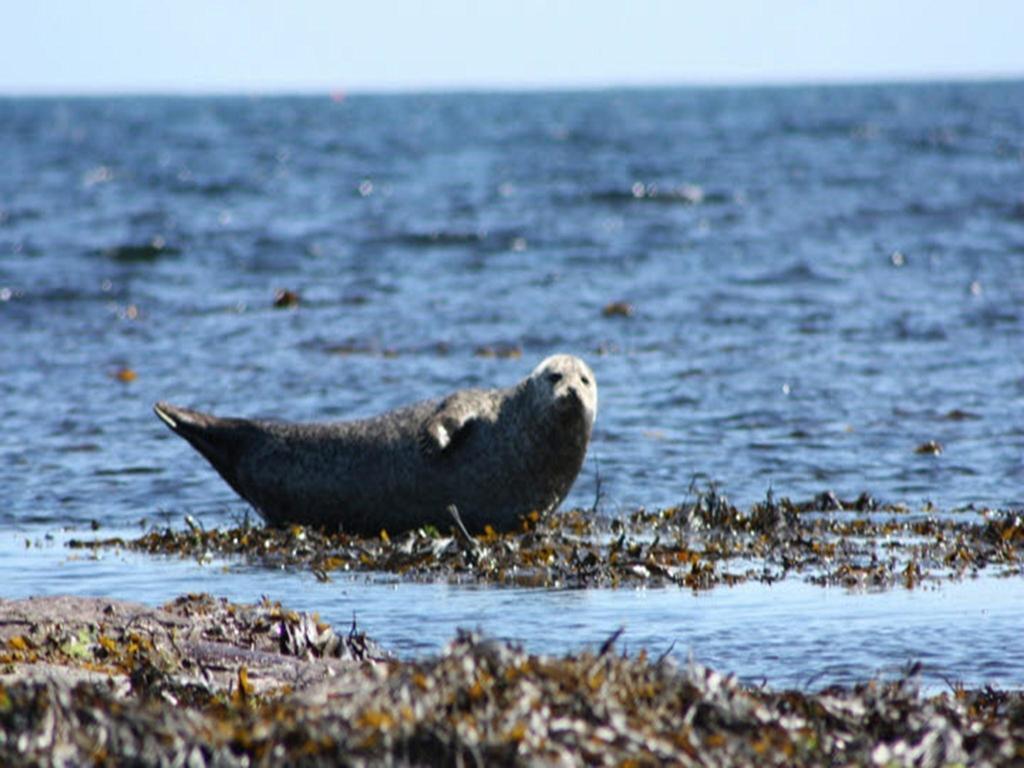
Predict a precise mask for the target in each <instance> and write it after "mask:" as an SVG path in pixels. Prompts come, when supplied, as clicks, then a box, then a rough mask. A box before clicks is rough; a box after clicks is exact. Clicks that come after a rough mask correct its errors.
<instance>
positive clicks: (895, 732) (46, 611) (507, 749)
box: [0, 595, 1024, 766]
mask: <svg viewBox="0 0 1024 768" xmlns="http://www.w3.org/2000/svg"><path fill="white" fill-rule="evenodd" d="M914 672H915V670H914V669H908V670H906V675H905V677H904V678H902V679H899V680H895V681H887V682H883V681H877V680H876V681H867V682H865V683H864V684H862V685H858V686H856V687H854V688H835V687H833V688H828V689H824V690H820V691H816V692H805V691H792V690H791V691H772V690H768V689H765V688H761V687H749V686H744V685H741V684H740V683H738V682H737V681H736V680H735V679H734V678H732V677H729V676H726V675H723V674H721V673H719V672H716V671H713V670H711V669H707V668H705V667H701V666H699V665H695V664H690V665H686V666H680V665H678V664H677V663H676V662H674V661H673V660H672V659H671V658H670V657H664V658H649V657H648V656H647V655H646V654H645V653H643V652H640V653H639V654H635V655H630V656H626V655H623V654H622V653H620V652H619V651H618V649H617V645H616V637H615V636H612V637H609V638H608V640H607V641H606V642H605V643H604V644H603V645H602V647H600V648H595V649H592V650H587V651H583V652H580V653H576V654H573V655H567V656H563V657H547V656H538V655H533V654H530V653H527V652H526V651H524V650H522V649H520V648H517V647H514V646H510V645H507V644H504V643H500V642H496V641H492V640H488V639H486V638H481V637H479V636H476V635H473V634H468V633H461V634H459V635H458V636H457V637H455V638H453V639H452V640H451V642H450V643H449V644H448V646H447V647H446V649H445V650H444V651H443V652H442V653H441V654H440V655H437V656H434V657H430V658H425V659H418V660H400V659H395V658H392V657H391V656H389V654H387V653H386V652H384V651H383V650H382V649H381V648H380V647H378V646H377V645H376V644H375V643H373V642H372V641H371V640H369V639H368V638H366V637H365V636H364V635H362V634H361V633H360V632H359V631H358V629H357V628H356V627H354V626H353V627H350V628H348V629H339V630H335V629H334V628H332V627H330V626H328V625H326V624H324V623H322V622H320V621H319V620H318V619H317V617H316V616H315V615H309V614H304V613H296V612H292V611H289V610H288V609H287V608H286V607H284V606H281V605H279V604H276V603H270V602H263V603H260V604H258V605H237V604H232V603H229V602H227V601H225V600H220V599H215V598H212V597H210V596H208V595H187V596H183V597H180V598H178V599H176V600H174V601H173V602H171V603H169V604H167V605H165V606H163V607H162V608H151V607H147V606H143V605H139V604H134V603H127V602H122V601H116V600H106V599H98V598H71V597H46V598H32V599H28V600H19V601H0V764H3V765H7V766H19V765H46V766H50V765H54V766H77V765H88V764H92V765H124V764H134V765H186V766H207V765H209V766H236V765H238V766H243V765H245V766H252V765H280V764H291V765H338V764H345V765H368V764H373V765H381V764H384V765H418V764H442V765H444V764H447V765H496V764H524V765H526V764H529V765H535V764H544V765H585V764H590V765H656V764H657V765H662V764H667V763H672V764H678V765H701V766H704V765H739V766H747V765H749V766H770V765H778V766H783V765H785V766H812V765H814V766H816V765H915V766H947V765H967V764H970V765H1006V766H1009V765H1019V764H1020V762H1021V761H1022V760H1024V695H1022V694H1021V693H1020V692H1002V691H997V690H992V689H984V690H976V691H969V690H962V689H959V688H955V687H951V688H950V689H949V690H947V691H944V692H941V693H938V694H931V695H925V694H923V693H921V692H920V691H919V690H918V689H917V687H916V685H915V681H914Z"/></svg>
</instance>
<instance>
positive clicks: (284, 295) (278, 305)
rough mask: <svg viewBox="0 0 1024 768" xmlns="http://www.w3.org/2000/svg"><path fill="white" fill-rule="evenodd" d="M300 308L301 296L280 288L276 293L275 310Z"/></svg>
mask: <svg viewBox="0 0 1024 768" xmlns="http://www.w3.org/2000/svg"><path fill="white" fill-rule="evenodd" d="M297 306H299V294H298V293H296V292H295V291H290V290H288V289H287V288H278V289H277V290H276V291H275V292H274V308H275V309H294V308H295V307H297Z"/></svg>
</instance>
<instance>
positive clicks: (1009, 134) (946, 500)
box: [0, 83, 1024, 683]
mask: <svg viewBox="0 0 1024 768" xmlns="http://www.w3.org/2000/svg"><path fill="white" fill-rule="evenodd" d="M0 147H2V150H0V423H2V425H3V426H2V429H0V488H2V489H3V490H4V494H3V503H2V504H0V533H2V534H4V535H9V536H14V534H15V533H17V534H18V535H19V536H20V535H22V534H23V533H27V535H29V536H36V535H38V534H39V532H40V531H44V530H53V529H55V528H59V527H61V526H66V525H74V526H79V527H81V526H83V525H85V524H86V523H87V522H89V521H92V520H96V521H98V522H99V523H101V524H102V525H103V526H104V527H124V526H129V525H134V524H136V523H137V521H138V520H139V519H140V518H142V517H146V518H149V519H150V520H151V521H159V520H163V519H165V518H166V519H167V520H169V521H171V522H175V523H177V522H178V521H180V520H181V517H182V515H183V514H185V513H191V514H193V515H194V516H196V517H198V518H199V519H200V520H201V521H202V522H203V523H204V524H206V525H208V526H209V525H218V524H224V523H227V522H230V521H231V520H232V519H233V518H235V517H237V516H238V515H240V514H241V513H242V512H243V511H244V505H243V503H242V502H240V501H239V500H237V499H236V498H235V497H234V495H233V494H232V493H231V491H230V490H229V489H228V488H227V487H226V486H225V485H224V484H223V483H222V482H221V481H220V479H219V478H218V477H217V476H216V475H215V474H214V473H213V472H212V471H211V470H210V469H209V468H208V467H207V466H206V465H205V464H204V463H203V462H202V460H201V459H199V458H198V457H197V456H195V455H194V454H193V453H192V452H191V451H190V450H189V449H188V448H187V446H186V445H185V444H184V443H183V442H182V441H180V440H178V439H177V438H175V437H174V436H173V435H171V434H170V433H169V432H168V431H167V430H166V429H165V428H164V427H163V426H162V425H161V424H160V423H159V422H158V421H157V420H156V419H155V418H154V417H153V416H152V413H151V412H150V406H151V404H152V402H153V401H155V400H157V399H161V398H164V399H169V400H172V401H175V402H180V403H183V404H190V405H193V406H196V407H200V408H205V409H211V410H215V411H217V412H221V413H225V414H243V415H264V416H277V417H282V418H290V419H315V418H348V417H356V416H365V415H369V414H373V413H375V412H378V411H380V410H383V409H385V408H389V407H391V406H394V405H397V404H401V403H405V402H409V401H411V400H415V399H420V398H425V397H431V396H435V395H439V394H443V393H444V392H446V391H448V390H451V389H453V388H456V387H461V386H467V385H505V384H509V383H511V382H513V381H515V380H517V379H519V378H521V377H522V376H524V375H525V374H526V373H528V372H529V370H530V369H531V368H532V367H533V366H534V365H535V364H536V362H537V361H539V360H540V359H541V358H543V357H544V356H546V355H547V354H550V353H552V352H555V351H568V352H573V353H576V354H579V355H581V356H583V357H585V358H586V359H587V360H588V361H589V362H590V364H591V365H592V367H593V368H594V370H595V372H596V375H597V378H598V382H599V386H600V398H601V404H600V412H599V415H598V422H597V428H596V432H595V436H594V442H593V445H592V451H591V459H590V460H588V463H587V465H586V467H585V468H584V472H583V474H582V476H581V478H580V480H579V481H578V483H577V486H576V489H575V491H574V494H573V496H572V497H571V499H570V503H572V504H582V505H586V506H589V505H590V504H591V502H592V501H593V497H594V492H595V478H596V475H597V470H598V468H599V470H600V476H601V481H602V489H603V491H604V492H605V497H604V500H603V502H602V509H603V510H604V511H605V512H607V513H609V514H616V513H619V512H626V511H629V510H631V509H633V508H635V507H637V506H647V507H658V506H665V505H670V504H674V503H676V502H678V501H680V500H682V499H684V498H685V496H686V494H687V488H688V487H689V486H690V484H691V481H692V479H693V478H694V477H695V476H698V477H703V478H710V479H713V480H715V481H717V482H718V484H719V485H720V487H721V488H722V490H724V492H725V493H727V494H728V495H729V496H730V497H731V498H732V499H733V500H734V501H737V502H739V503H740V504H741V505H746V504H749V503H751V502H753V501H755V500H757V499H760V498H762V497H763V496H764V494H765V492H766V491H767V489H768V488H769V487H772V488H773V489H774V492H775V493H776V495H789V496H791V497H801V498H803V497H807V496H810V495H813V494H815V493H818V492H820V491H822V490H825V489H833V490H835V491H836V492H837V493H838V494H839V495H841V496H845V495H856V494H857V493H859V492H861V491H868V492H870V493H871V494H873V495H874V496H875V497H876V498H879V499H883V500H886V501H894V502H895V501H902V502H907V503H909V504H910V505H911V506H916V505H919V504H921V503H923V502H925V501H926V500H931V501H933V502H935V503H936V504H937V505H939V507H941V508H943V509H948V508H953V507H956V506H959V505H965V504H975V505H979V506H986V505H987V506H999V507H1006V506H1021V505H1022V504H1024V355H1022V353H1024V339H1022V330H1024V83H999V84H974V85H921V86H893V87H858V88H815V89H803V88H801V89H760V90H739V89H737V90H665V91H629V92H627V91H623V92H594V93H579V94H530V95H516V94H504V95H431V96H386V97H371V96H353V97H350V98H347V99H344V100H342V101H332V100H331V99H329V98H327V97H323V98H317V97H310V98H295V99H290V98H206V99H157V98H154V99H127V98H126V99H81V100H79V99H39V100H32V99H17V100H0ZM285 288H287V289H290V290H293V291H296V292H298V293H299V295H300V296H301V302H300V306H299V307H298V308H297V309H283V310H282V309H274V308H273V307H272V302H273V297H274V292H275V290H277V289H285ZM612 301H625V302H628V303H629V304H631V305H632V306H633V308H634V313H633V316H631V317H604V316H603V315H602V308H603V307H605V306H606V305H607V304H608V303H610V302H612ZM487 350H497V351H499V352H507V351H515V352H519V351H521V357H515V356H497V357H493V356H492V357H487V356H481V353H482V352H484V351H487ZM124 369H130V370H131V371H132V372H133V373H134V375H135V378H134V380H132V381H121V380H119V379H118V378H117V374H118V372H119V371H122V370H124ZM927 440H936V441H938V442H939V443H941V444H942V446H943V449H944V450H943V452H942V454H941V455H938V456H935V455H922V454H918V453H915V451H914V449H915V447H916V446H918V445H919V444H921V443H923V442H925V441H927ZM595 459H596V461H595ZM18 551H19V550H18V549H17V548H10V549H9V551H8V554H9V556H6V557H4V558H3V560H2V561H0V579H2V578H4V577H3V571H4V569H5V567H6V568H7V569H10V570H11V572H13V571H15V570H17V569H23V568H25V562H24V561H25V558H32V557H43V558H44V559H45V558H49V559H45V562H46V563H50V562H51V561H52V562H53V563H55V565H54V568H55V570H53V571H51V570H48V569H49V565H47V566H46V567H41V566H40V567H33V568H30V569H29V570H31V572H32V573H33V574H35V575H34V577H33V578H34V580H35V581H34V582H33V584H34V585H35V591H54V589H55V588H56V586H57V585H59V584H62V583H63V582H61V580H60V579H59V571H60V564H59V561H60V557H58V556H57V555H56V554H55V553H54V552H53V551H50V550H47V552H48V554H38V553H36V550H29V551H28V552H26V553H24V554H23V555H16V554H11V553H12V552H14V553H17V552H18ZM32 562H33V563H34V564H36V565H39V563H42V562H44V561H39V560H33V561H32ZM5 563H6V564H7V565H6V566H5ZM51 572H52V573H53V574H54V575H53V578H52V580H51V579H50V577H48V576H47V575H46V574H49V573H51ZM125 578H129V570H126V571H125ZM130 578H132V579H133V580H135V581H133V584H134V589H135V590H136V591H137V592H139V591H140V594H141V595H142V596H143V597H148V598H150V599H154V600H155V599H162V597H163V595H164V594H165V593H167V592H168V591H169V589H170V588H169V587H168V586H167V585H166V583H165V582H162V581H160V580H158V579H154V580H152V583H149V584H147V583H140V582H138V580H137V576H136V574H135V572H134V571H131V576H130ZM245 578H247V577H246V576H245V575H244V574H243V575H238V574H229V575H225V576H224V579H225V580H224V581H223V582H218V580H217V579H216V578H212V577H211V576H210V574H209V571H208V570H207V571H203V570H201V569H200V570H199V571H197V572H196V575H195V576H194V579H193V581H194V582H195V584H192V586H193V587H194V586H196V584H199V585H200V586H202V588H207V589H212V590H213V591H217V590H218V589H221V590H222V591H224V590H230V591H231V592H232V594H235V593H237V592H239V591H244V589H245V588H244V584H245V581H244V579H245ZM231 579H243V581H231ZM19 583H20V582H19ZM104 583H113V582H104ZM1005 584H1011V585H1012V586H1011V587H1010V589H1016V590H1018V592H1019V593H1021V595H1022V596H1024V591H1022V590H1020V587H1019V586H1017V581H1011V582H1005V583H1004V588H1005ZM203 585H205V586H203ZM177 586H180V585H177ZM190 588H191V587H190ZM104 589H105V590H107V591H108V592H109V591H110V590H111V589H112V587H110V586H107V587H104ZM31 591H33V590H32V588H29V587H28V586H25V587H23V588H19V589H17V590H14V589H13V587H12V593H14V592H16V593H18V594H21V593H25V592H31ZM179 591H180V590H179ZM257 594H258V593H257ZM456 594H459V593H458V592H457V591H456ZM611 594H614V593H611ZM255 596H256V595H254V597H255ZM594 599H599V600H615V599H618V598H615V597H609V596H608V595H605V596H604V597H601V598H594ZM622 599H625V598H622ZM714 599H715V598H714V597H711V598H710V600H712V601H714ZM467 600H468V598H467ZM858 605H863V603H858ZM320 607H321V609H322V610H323V606H320ZM475 610H476V609H475V608H473V607H472V606H471V605H470V603H467V604H466V608H465V613H464V615H465V616H473V615H474V613H473V612H474V611H475ZM531 610H533V611H534V613H533V614H532V616H533V617H534V618H536V617H537V616H543V615H544V611H548V612H549V613H550V612H555V611H558V610H560V609H559V608H557V607H556V606H555V605H554V604H552V605H550V606H548V605H547V603H546V602H544V599H543V598H540V597H538V598H536V599H535V600H534V602H533V603H532V608H531ZM323 612H324V613H325V614H327V615H330V610H329V609H328V610H323ZM455 613H458V611H455ZM1007 615H1008V616H1010V615H1011V614H1010V613H1007ZM646 620H648V621H649V620H650V617H648V618H647V619H646ZM468 623H471V622H468ZM370 629H371V631H373V630H374V629H376V628H375V627H370ZM610 629H614V627H610V628H609V631H610ZM406 630H408V631H409V632H414V631H415V628H414V627H411V626H409V627H406ZM388 631H391V629H390V628H389V629H388ZM446 631H447V630H446ZM652 631H654V632H656V627H655V629H654V630H652ZM378 634H381V633H380V632H378ZM543 634H544V633H540V635H539V636H538V637H537V638H536V641H537V642H538V643H540V644H541V647H544V646H543V643H544V637H543ZM995 634H996V635H998V633H995ZM527 639H528V640H529V638H527ZM971 642H977V638H973V639H972V640H971ZM736 653H737V658H739V657H740V656H742V655H743V653H744V652H742V651H739V650H737V652H736ZM698 655H700V654H698ZM716 658H717V657H716ZM726 658H728V654H726ZM893 661H894V660H893V659H887V660H883V661H880V662H879V663H878V665H877V666H878V667H879V668H881V667H884V666H885V664H888V663H890V662H893ZM899 661H902V659H900V660H899ZM871 663H872V662H871V659H870V658H869V659H868V662H867V664H868V666H871ZM766 674H769V676H771V675H770V673H769V672H768V671H766ZM1013 675H1016V677H1013ZM997 677H998V676H997ZM1010 678H1011V679H1014V680H1016V681H1017V682H1020V683H1024V670H1020V669H1019V670H1018V671H1017V672H1014V673H1013V674H1012V675H1010Z"/></svg>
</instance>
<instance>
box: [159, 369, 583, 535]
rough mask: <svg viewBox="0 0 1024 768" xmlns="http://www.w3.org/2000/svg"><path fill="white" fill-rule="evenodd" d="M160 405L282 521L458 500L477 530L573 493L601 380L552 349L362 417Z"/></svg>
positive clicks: (272, 518) (355, 519) (333, 521)
mask: <svg viewBox="0 0 1024 768" xmlns="http://www.w3.org/2000/svg"><path fill="white" fill-rule="evenodd" d="M154 410H155V411H156V414H157V415H158V416H159V417H160V418H161V419H162V420H163V421H164V422H165V423H166V424H167V425H168V426H169V427H170V428H171V429H172V430H174V432H176V433H177V434H179V435H181V436H182V437H184V438H185V439H186V440H188V441H189V443H191V444H192V446H193V447H194V448H195V449H196V450H198V451H199V452H200V453H201V454H202V455H203V456H204V457H206V459H207V460H208V461H209V462H210V464H212V465H213V467H214V468H215V469H216V470H217V471H218V472H219V473H220V474H221V476H222V477H223V478H224V479H225V480H226V481H227V482H228V484H229V485H230V486H231V487H232V488H233V489H234V490H235V492H237V493H238V495H240V496H241V497H242V498H244V499H245V500H246V501H248V502H249V503H250V504H252V505H253V506H254V507H255V508H256V509H257V510H258V511H259V512H260V514H262V515H263V517H264V518H266V520H267V522H269V523H271V524H273V525H285V524H289V523H299V524H303V525H320V526H326V527H331V528H338V529H341V530H344V531H346V532H349V533H361V534H372V535H376V534H378V533H379V532H380V531H381V530H382V529H383V530H387V531H388V532H390V533H395V532H398V531H403V530H407V529H410V528H416V527H419V526H422V525H428V524H429V525H434V526H437V527H440V528H442V530H443V529H446V528H447V527H448V525H449V524H450V522H451V517H450V515H449V513H448V512H447V508H448V506H449V505H451V504H454V505H455V506H456V507H457V508H458V510H459V513H460V516H461V518H462V521H463V523H464V524H465V525H466V527H467V528H468V529H469V530H471V531H481V530H483V528H484V526H485V525H490V526H492V527H493V528H494V529H496V530H510V529H514V528H516V527H517V526H518V525H519V520H520V518H521V516H522V515H525V514H528V513H530V512H533V511H537V512H540V513H546V512H549V511H551V510H553V509H555V508H556V507H557V506H558V505H559V504H560V503H561V502H562V500H563V499H564V498H565V496H566V494H568V492H569V489H570V488H571V487H572V484H573V482H574V481H575V479H576V476H577V474H579V471H580V468H581V467H582V466H583V459H584V457H585V455H586V451H587V444H588V442H589V441H590V433H591V429H592V427H593V424H594V418H595V416H596V414H597V382H596V381H595V379H594V375H593V373H592V372H591V370H590V368H589V367H587V364H586V363H584V362H583V361H582V360H580V359H579V358H576V357H572V356H570V355H555V356H553V357H549V358H547V359H546V360H544V361H543V362H542V363H541V364H540V365H539V366H537V368H536V369H534V371H533V373H531V374H530V376H528V377H527V378H525V379H523V380H522V381H520V382H519V383H518V384H516V385H515V386H512V387H509V388H507V389H492V390H479V389H467V390H460V391H458V392H455V393H454V394H452V395H450V396H448V397H446V398H445V399H443V400H440V401H437V400H434V401H426V402H422V403H417V404H415V405H411V406H408V407H405V408H400V409H398V410H394V411H390V412H388V413H385V414H383V415H381V416H377V417H375V418H371V419H364V420H360V421H343V422H334V423H323V424H288V423H280V422H272V421H254V420H249V419H228V418H219V417H216V416H212V415H209V414H204V413H199V412H197V411H191V410H188V409H185V408H179V407H177V406H173V405H170V404H168V403H157V404H156V406H155V408H154Z"/></svg>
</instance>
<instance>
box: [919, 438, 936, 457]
mask: <svg viewBox="0 0 1024 768" xmlns="http://www.w3.org/2000/svg"><path fill="white" fill-rule="evenodd" d="M914 453H921V454H928V455H931V456H938V455H939V454H940V453H942V443H940V442H939V441H938V440H928V441H926V442H923V443H921V444H920V445H919V446H917V448H915V449H914Z"/></svg>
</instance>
